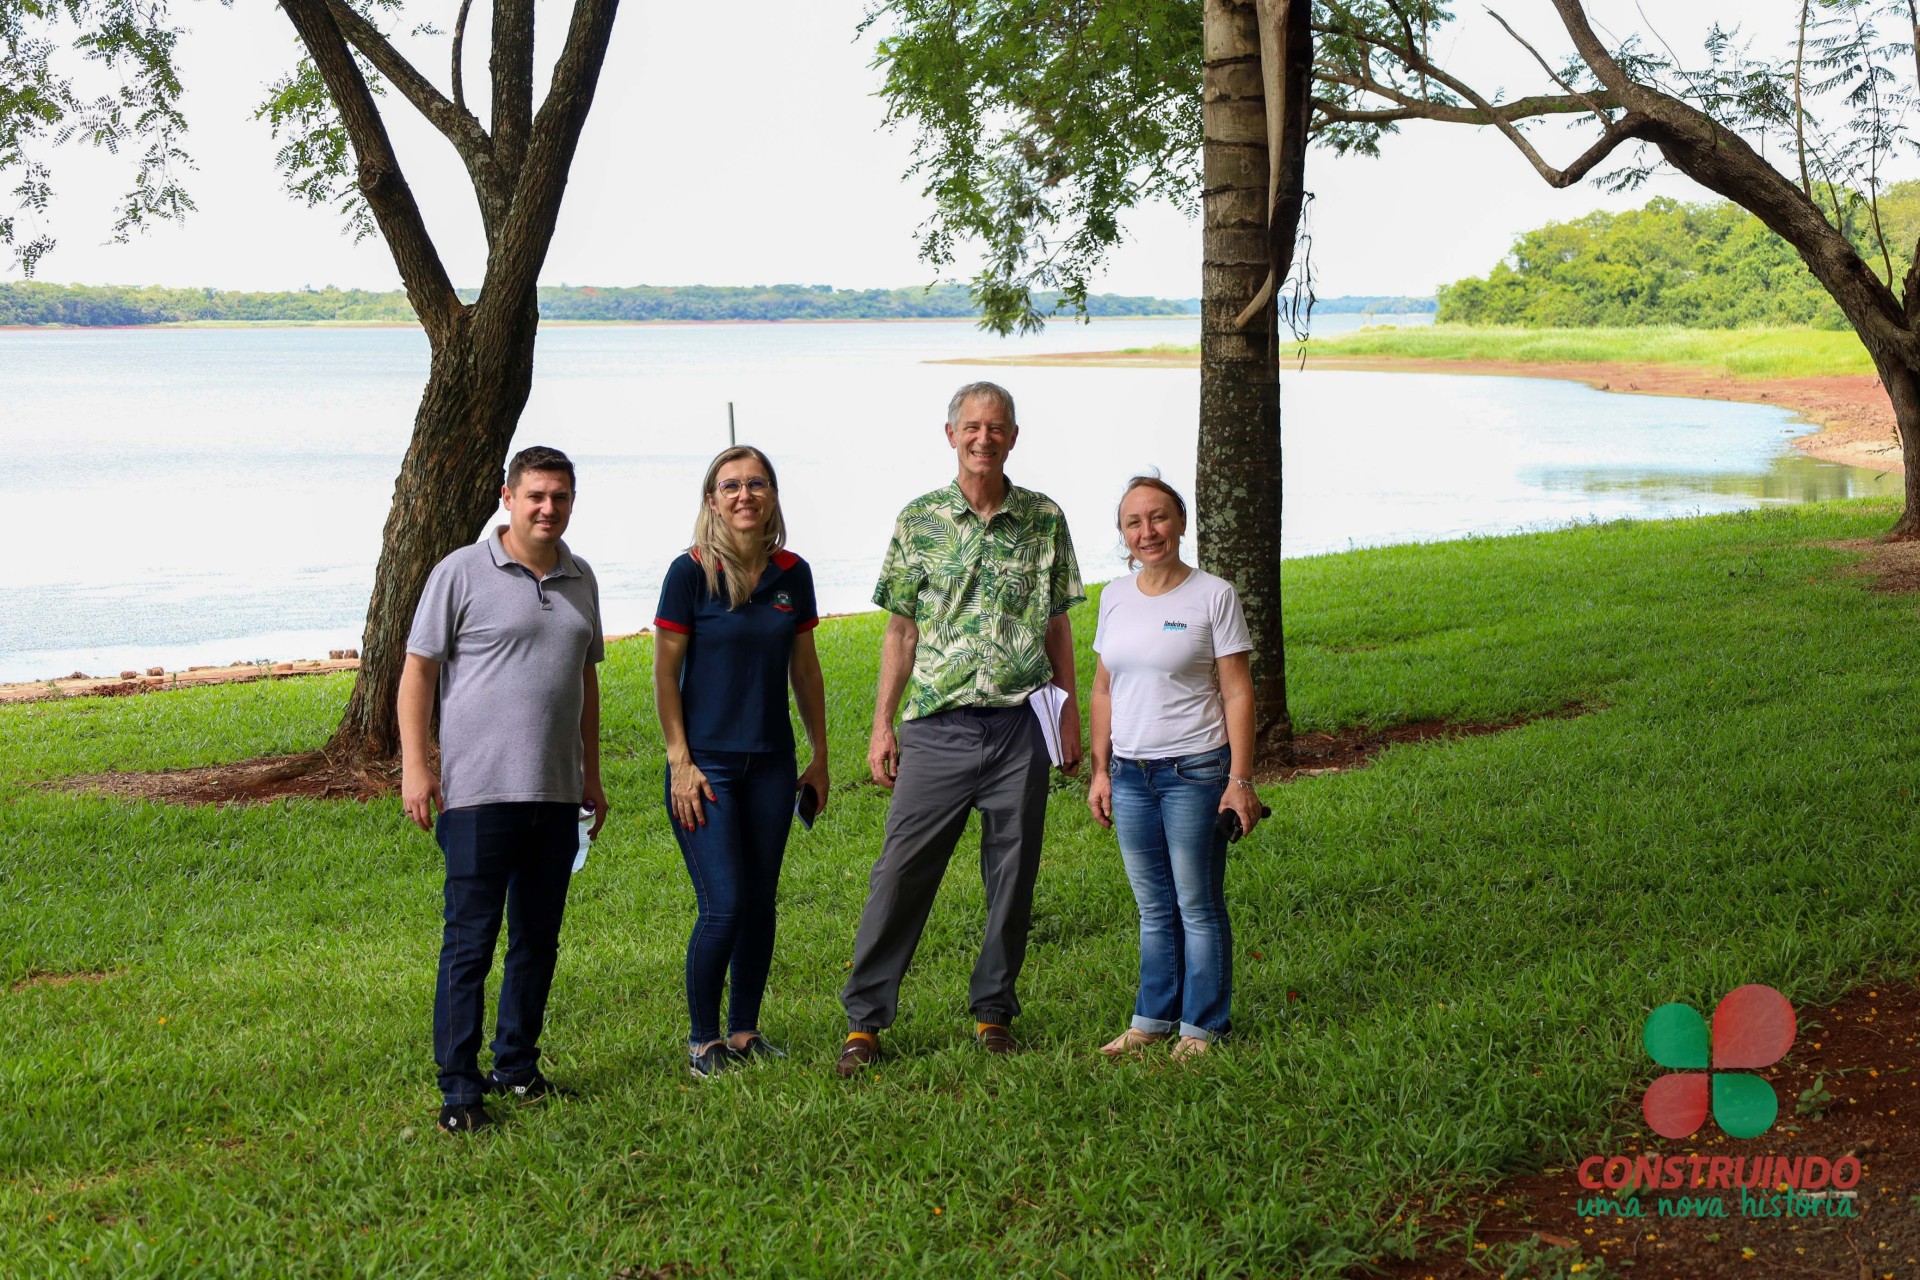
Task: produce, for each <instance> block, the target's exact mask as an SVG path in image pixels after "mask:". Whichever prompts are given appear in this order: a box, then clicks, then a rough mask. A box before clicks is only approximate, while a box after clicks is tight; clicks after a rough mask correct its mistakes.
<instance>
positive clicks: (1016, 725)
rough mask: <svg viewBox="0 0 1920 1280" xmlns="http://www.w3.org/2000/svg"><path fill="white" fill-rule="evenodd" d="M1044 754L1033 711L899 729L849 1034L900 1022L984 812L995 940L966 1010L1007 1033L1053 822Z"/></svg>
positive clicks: (924, 721) (989, 938) (964, 715)
mask: <svg viewBox="0 0 1920 1280" xmlns="http://www.w3.org/2000/svg"><path fill="white" fill-rule="evenodd" d="M1048 768H1049V765H1048V761H1047V748H1046V743H1045V740H1044V739H1043V738H1042V737H1041V734H1040V722H1039V721H1038V720H1036V719H1035V718H1034V715H1033V712H1032V711H1031V710H1029V709H1028V708H1027V707H1026V706H1024V705H1022V706H1018V707H992V708H988V707H962V708H959V709H957V710H953V711H943V712H940V713H939V714H937V715H931V716H924V717H922V718H920V719H918V720H909V721H907V722H905V723H904V724H902V725H901V726H900V765H899V773H898V775H897V776H896V778H895V780H894V788H893V807H892V808H891V809H890V810H889V811H888V813H887V834H886V840H885V843H883V844H882V846H881V849H880V859H879V861H877V862H875V863H874V864H873V874H872V875H871V876H870V877H869V878H868V890H867V905H866V909H865V910H864V911H862V912H861V913H860V930H859V932H858V933H857V934H856V935H855V937H854V942H853V974H852V976H850V977H849V978H848V979H847V988H846V990H845V991H843V992H841V994H840V1002H841V1003H842V1004H843V1005H845V1006H846V1009H847V1028H848V1029H849V1030H851V1031H880V1030H883V1029H884V1028H886V1027H889V1026H891V1025H893V1020H894V1017H895V1015H896V1014H898V1013H899V1011H900V980H901V978H902V977H904V976H905V974H906V972H907V965H908V964H910V963H911V962H912V960H913V952H914V948H916V947H918V946H919V945H920V933H921V931H922V930H923V929H925V928H926V925H927V913H928V912H930V911H931V910H932V909H933V896H934V894H935V892H937V891H938V890H939V888H940V879H941V877H942V876H943V875H945V874H946V870H947V862H948V860H949V859H951V858H952V857H953V848H954V846H955V845H956V844H958V843H959V841H960V833H961V831H962V830H963V829H964V828H965V827H966V825H967V812H968V810H970V809H978V810H979V811H980V879H981V880H982V882H983V883H984V884H985V886H986V891H987V931H986V937H985V939H984V940H982V942H981V944H980V959H979V960H978V961H977V962H976V963H975V964H974V966H973V981H972V982H971V983H970V984H969V985H968V988H967V1006H968V1008H969V1009H971V1010H972V1011H973V1016H974V1018H975V1020H976V1021H979V1022H997V1023H1001V1024H1005V1023H1008V1022H1011V1021H1012V1020H1013V1018H1014V1017H1015V1016H1016V1015H1018V1014H1019V1012H1020V1001H1019V999H1018V997H1016V996H1015V995H1014V990H1013V989H1014V984H1015V982H1016V981H1017V980H1018V979H1019V977H1020V965H1021V963H1022V962H1023V961H1025V959H1026V957H1027V930H1028V927H1029V926H1030V925H1031V924H1032V921H1033V881H1034V877H1035V875H1036V873H1038V871H1039V869H1040V840H1041V835H1042V833H1043V831H1044V829H1045V827H1046V820H1047V769H1048Z"/></svg>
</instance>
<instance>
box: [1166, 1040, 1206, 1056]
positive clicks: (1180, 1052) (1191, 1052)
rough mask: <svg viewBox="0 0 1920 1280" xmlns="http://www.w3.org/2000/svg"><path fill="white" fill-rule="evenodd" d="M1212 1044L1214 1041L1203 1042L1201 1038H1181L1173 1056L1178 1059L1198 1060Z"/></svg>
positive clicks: (1174, 1047) (1174, 1048)
mask: <svg viewBox="0 0 1920 1280" xmlns="http://www.w3.org/2000/svg"><path fill="white" fill-rule="evenodd" d="M1212 1043H1213V1041H1211V1040H1202V1039H1201V1038H1200V1037H1199V1036H1181V1037H1180V1043H1179V1044H1177V1045H1175V1046H1173V1056H1174V1057H1176V1058H1197V1057H1199V1056H1200V1055H1201V1054H1203V1053H1205V1052H1206V1051H1207V1047H1208V1046H1209V1045H1211V1044H1212Z"/></svg>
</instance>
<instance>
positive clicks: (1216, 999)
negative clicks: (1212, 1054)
mask: <svg viewBox="0 0 1920 1280" xmlns="http://www.w3.org/2000/svg"><path fill="white" fill-rule="evenodd" d="M1227 761H1228V751H1227V748H1225V747H1220V748H1218V749H1216V750H1213V751H1208V752H1204V753H1202V754H1200V755H1193V756H1182V757H1180V758H1178V759H1168V760H1126V759H1122V758H1120V757H1117V756H1116V757H1115V758H1114V761H1113V765H1112V768H1111V770H1110V776H1111V777H1112V779H1113V830H1114V834H1115V835H1116V836H1118V837H1119V840H1120V856H1121V859H1122V860H1123V861H1124V862H1125V863H1126V867H1127V879H1128V881H1130V882H1131V883H1132V885H1133V899H1134V901H1135V902H1136V903H1138V904H1139V907H1140V998H1139V999H1138V1000H1137V1001H1135V1003H1134V1006H1133V1025H1134V1026H1135V1027H1137V1028H1139V1029H1140V1030H1142V1031H1153V1032H1160V1033H1165V1032H1169V1031H1172V1030H1174V1029H1175V1028H1178V1029H1179V1031H1180V1034H1181V1035H1186V1036H1194V1037H1197V1038H1199V1039H1201V1040H1212V1039H1214V1038H1215V1037H1216V1036H1219V1035H1221V1034H1222V1033H1224V1032H1225V1031H1226V1030H1227V1029H1228V1027H1229V1025H1230V1023H1231V1014H1232V1005H1233V928H1232V925H1231V924H1230V923H1229V922H1228V920H1227V896H1226V874H1227V840H1226V837H1225V836H1223V835H1220V834H1218V833H1217V832H1216V831H1215V830H1214V822H1215V821H1216V820H1217V818H1218V817H1219V813H1220V797H1221V796H1223V795H1225V794H1226V790H1227Z"/></svg>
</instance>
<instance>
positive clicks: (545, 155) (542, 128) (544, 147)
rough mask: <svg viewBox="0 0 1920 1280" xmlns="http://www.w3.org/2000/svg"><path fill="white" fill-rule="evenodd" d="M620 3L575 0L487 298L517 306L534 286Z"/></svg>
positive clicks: (492, 256) (493, 260) (493, 257)
mask: <svg viewBox="0 0 1920 1280" xmlns="http://www.w3.org/2000/svg"><path fill="white" fill-rule="evenodd" d="M498 2H500V0H496V3H498ZM619 8H620V0H575V3H574V7H573V18H572V21H571V22H570V23H569V24H568V28H567V41H566V45H565V46H564V47H563V48H562V49H561V50H560V57H559V59H558V60H557V61H556V62H555V63H554V66H553V85H552V87H551V88H550V89H549V90H548V91H547V99H546V101H545V102H543V103H542V104H541V105H540V114H539V115H538V116H537V117H536V118H535V119H534V121H533V129H532V138H531V140H530V142H529V144H528V147H527V152H526V158H525V161H524V163H523V164H522V166H521V168H520V174H519V179H518V181H517V182H516V183H515V185H514V192H513V206H512V210H511V212H509V214H508V215H507V221H506V224H505V226H504V228H503V229H502V234H501V235H500V237H499V238H498V240H497V241H496V243H495V244H494V246H493V248H492V250H491V251H490V252H489V253H488V255H487V259H488V260H487V280H486V294H485V295H483V302H484V298H485V296H488V295H492V294H494V292H495V291H496V290H500V291H501V292H502V293H503V294H504V296H505V298H506V299H507V300H508V301H506V302H505V303H504V304H503V305H505V306H507V307H511V306H513V305H514V304H513V302H512V301H511V300H512V299H513V298H515V297H516V296H518V295H519V294H520V293H522V292H525V291H530V290H531V289H532V288H533V287H534V284H535V282H536V280H537V279H538V277H539V274H540V266H541V264H542V263H543V262H545V261H546V256H547V246H548V244H549V243H550V242H551V241H552V239H553V228H554V224H555V223H556V222H557V221H558V219H559V216H560V199H561V197H562V196H563V195H564V194H565V192H566V189H567V170H568V167H569V166H570V165H571V164H572V163H573V153H574V149H575V148H576V147H577V146H578V145H579V142H580V130H581V129H582V127H584V126H585V124H586V122H587V111H588V109H589V108H590V107H592V105H593V94H594V90H595V88H596V87H598V84H599V80H600V68H601V66H602V64H604V63H605V61H606V56H607V44H608V42H609V41H611V39H612V38H613V19H614V15H615V14H616V13H617V12H618V11H619Z"/></svg>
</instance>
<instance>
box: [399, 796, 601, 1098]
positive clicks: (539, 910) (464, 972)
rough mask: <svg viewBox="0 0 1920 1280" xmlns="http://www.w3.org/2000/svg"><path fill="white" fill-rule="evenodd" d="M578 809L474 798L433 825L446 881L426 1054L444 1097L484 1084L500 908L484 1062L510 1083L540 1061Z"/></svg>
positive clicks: (464, 1094) (475, 1093) (477, 1091)
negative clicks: (501, 964)
mask: <svg viewBox="0 0 1920 1280" xmlns="http://www.w3.org/2000/svg"><path fill="white" fill-rule="evenodd" d="M579 813H580V809H579V806H578V805H572V804H546V803H538V802H528V803H522V804H482V805H474V806H473V807H471V808H466V809H449V810H446V811H445V812H443V813H441V815H440V820H439V822H438V823H437V824H436V825H435V827H434V837H435V838H436V839H437V840H439V842H440V849H441V852H443V853H445V854H446V856H447V888H446V911H445V917H446V928H445V930H444V932H443V933H442V934H441V940H440V980H439V983H438V985H437V986H436V987H435V988H434V993H433V1060H434V1061H435V1062H436V1063H438V1064H439V1066H440V1092H441V1094H442V1095H443V1096H444V1097H445V1099H446V1101H447V1103H448V1105H450V1106H451V1105H462V1104H471V1103H475V1102H478V1101H480V1098H481V1095H482V1093H484V1092H485V1087H486V1086H485V1080H484V1078H483V1077H482V1076H481V1074H480V1035H481V1027H482V1024H483V1023H484V1022H485V1019H486V998H487V991H486V987H487V973H488V971H489V970H491V969H492V968H493V946H494V941H495V939H497V938H498V937H499V935H500V917H501V915H502V913H503V912H504V914H505V915H506V918H507V961H506V970H505V973H504V974H503V975H502V977H501V979H500V1010H499V1018H498V1021H497V1022H496V1024H495V1029H494V1037H493V1071H494V1074H495V1075H497V1076H499V1077H500V1078H501V1079H502V1080H505V1081H507V1082H508V1083H509V1084H523V1083H525V1082H526V1081H528V1080H530V1079H532V1078H533V1074H534V1071H535V1069H536V1068H537V1067H538V1066H539V1063H540V1028H541V1024H542V1023H543V1022H544V1021H545V1019H546V1012H547V992H548V990H549V989H550V988H551V987H552V986H553V966H554V960H555V959H556V957H557V956H558V955H559V953H560V917H561V914H562V913H563V912H564V911H565V910H566V906H567V883H568V881H569V880H570V879H571V878H572V875H573V856H574V854H575V852H576V851H577V850H578V849H579V844H580V827H579Z"/></svg>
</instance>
